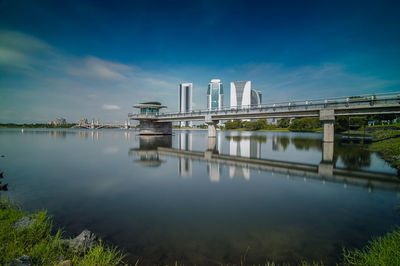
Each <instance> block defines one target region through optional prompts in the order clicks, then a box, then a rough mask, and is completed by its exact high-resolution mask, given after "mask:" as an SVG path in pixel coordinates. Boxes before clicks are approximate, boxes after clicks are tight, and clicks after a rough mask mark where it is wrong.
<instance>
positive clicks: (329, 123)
mask: <svg viewBox="0 0 400 266" xmlns="http://www.w3.org/2000/svg"><path fill="white" fill-rule="evenodd" d="M319 120H321V121H322V126H323V130H324V142H333V141H334V137H335V128H334V122H335V111H334V110H333V109H322V110H320V111H319Z"/></svg>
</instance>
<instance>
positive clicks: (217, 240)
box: [0, 129, 400, 265]
mask: <svg viewBox="0 0 400 266" xmlns="http://www.w3.org/2000/svg"><path fill="white" fill-rule="evenodd" d="M321 138H322V136H321V134H318V133H291V132H239V131H218V132H217V138H216V139H213V140H209V139H208V137H207V131H204V130H190V131H185V130H174V131H173V135H172V136H166V137H140V136H138V135H137V131H134V130H130V131H126V130H93V131H90V130H72V129H71V130H46V129H25V130H24V131H23V132H21V130H20V129H1V130H0V155H4V157H0V170H2V171H4V173H5V174H4V175H5V177H4V178H3V179H2V180H1V181H2V182H3V183H8V184H9V190H8V191H6V192H5V191H2V192H0V195H1V196H2V197H10V198H12V199H14V200H16V201H17V202H18V203H20V204H21V206H22V207H23V208H24V209H26V210H28V211H35V210H39V209H47V210H48V212H49V213H50V214H51V215H53V217H54V222H55V225H56V226H60V227H63V228H64V229H65V231H66V232H67V233H66V234H67V236H71V237H72V236H75V235H77V234H79V233H80V232H81V231H82V230H83V229H86V228H87V229H89V230H91V231H93V232H94V233H96V234H97V235H98V236H100V237H102V238H103V239H104V240H105V241H107V242H109V243H112V244H114V245H117V246H118V247H120V248H122V249H124V250H125V251H126V252H127V253H128V260H129V262H130V263H133V264H134V263H135V262H136V260H137V259H140V262H141V263H142V264H143V265H147V264H152V265H154V264H156V265H164V264H173V263H175V262H176V261H178V262H179V263H184V264H185V265H193V264H197V265H215V264H220V263H224V264H239V263H241V262H242V261H245V263H246V264H253V263H254V264H256V263H257V264H258V263H265V262H266V261H275V262H278V263H282V262H288V263H298V262H300V261H302V260H307V261H323V262H324V263H325V264H326V265H330V264H333V263H334V262H337V261H339V260H340V258H341V252H342V247H348V248H360V247H362V246H364V245H365V244H367V242H368V241H369V240H371V238H372V237H373V236H379V235H382V234H384V233H386V232H387V231H389V230H391V229H394V228H395V227H396V225H400V212H399V204H400V186H399V184H400V179H399V178H398V177H397V171H396V170H395V169H392V168H391V167H390V166H389V165H388V164H387V163H386V162H384V161H383V160H382V159H381V158H380V157H379V156H378V155H377V154H376V153H372V152H369V151H368V150H367V149H366V148H365V146H362V145H355V144H350V145H349V144H347V145H345V144H340V143H339V142H335V143H334V144H332V145H330V146H325V145H323V144H322V142H321Z"/></svg>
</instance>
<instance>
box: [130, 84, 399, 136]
mask: <svg viewBox="0 0 400 266" xmlns="http://www.w3.org/2000/svg"><path fill="white" fill-rule="evenodd" d="M399 113H400V92H390V93H378V94H372V95H371V94H368V95H358V96H347V97H335V98H325V99H312V100H301V101H287V102H279V103H269V104H261V105H256V106H240V107H225V108H220V109H216V110H193V111H191V112H185V113H183V112H172V113H159V112H151V113H143V112H141V113H129V114H128V118H129V119H131V120H139V121H140V129H141V130H140V134H152V133H154V134H162V133H158V132H170V130H163V131H157V128H164V127H172V122H174V121H205V123H206V124H207V125H208V137H212V138H215V137H216V125H217V124H218V123H219V121H220V120H231V119H260V118H267V119H268V118H301V117H319V119H320V120H321V122H322V124H323V133H324V134H323V140H324V141H325V142H333V140H334V121H335V117H338V116H359V115H373V114H399ZM144 128H146V130H143V131H142V129H144Z"/></svg>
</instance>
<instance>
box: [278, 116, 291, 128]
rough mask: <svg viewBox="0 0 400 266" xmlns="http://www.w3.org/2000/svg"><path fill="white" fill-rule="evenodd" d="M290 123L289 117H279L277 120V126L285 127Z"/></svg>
mask: <svg viewBox="0 0 400 266" xmlns="http://www.w3.org/2000/svg"><path fill="white" fill-rule="evenodd" d="M289 125H290V119H289V118H281V119H279V120H278V127H279V128H287V127H289Z"/></svg>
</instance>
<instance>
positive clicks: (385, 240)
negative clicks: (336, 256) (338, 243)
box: [343, 230, 400, 266]
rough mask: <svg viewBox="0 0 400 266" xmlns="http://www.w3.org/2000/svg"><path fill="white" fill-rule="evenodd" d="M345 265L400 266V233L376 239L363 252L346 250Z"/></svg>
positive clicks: (344, 255)
mask: <svg viewBox="0 0 400 266" xmlns="http://www.w3.org/2000/svg"><path fill="white" fill-rule="evenodd" d="M343 257H344V264H345V265H382V266H383V265H400V231H399V230H395V231H393V232H389V233H387V234H386V235H385V236H383V237H378V238H375V239H374V240H372V241H370V242H369V244H368V245H367V246H366V247H364V248H363V249H361V250H357V249H356V250H350V251H349V250H344V254H343Z"/></svg>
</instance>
